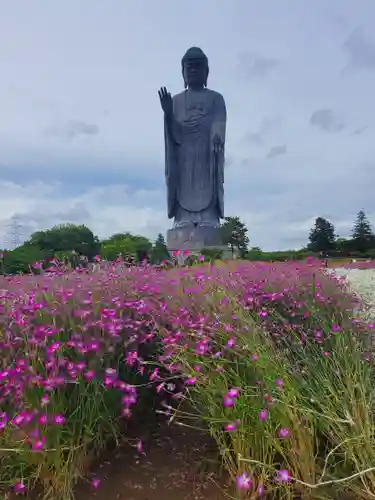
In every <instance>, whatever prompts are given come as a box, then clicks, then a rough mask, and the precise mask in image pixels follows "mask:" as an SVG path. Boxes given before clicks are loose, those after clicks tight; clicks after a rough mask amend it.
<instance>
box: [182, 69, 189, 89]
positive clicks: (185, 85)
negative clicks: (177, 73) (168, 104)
mask: <svg viewBox="0 0 375 500" xmlns="http://www.w3.org/2000/svg"><path fill="white" fill-rule="evenodd" d="M182 78H183V80H184V87H185V89H187V86H188V84H187V81H186V80H185V75H184V68H182Z"/></svg>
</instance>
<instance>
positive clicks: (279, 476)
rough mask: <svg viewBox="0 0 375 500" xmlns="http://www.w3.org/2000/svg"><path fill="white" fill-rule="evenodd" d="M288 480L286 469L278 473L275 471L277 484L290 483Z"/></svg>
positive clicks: (288, 475)
mask: <svg viewBox="0 0 375 500" xmlns="http://www.w3.org/2000/svg"><path fill="white" fill-rule="evenodd" d="M290 479H291V478H290V474H289V471H288V470H287V469H280V470H279V471H277V475H276V480H277V482H279V483H285V482H288V481H290Z"/></svg>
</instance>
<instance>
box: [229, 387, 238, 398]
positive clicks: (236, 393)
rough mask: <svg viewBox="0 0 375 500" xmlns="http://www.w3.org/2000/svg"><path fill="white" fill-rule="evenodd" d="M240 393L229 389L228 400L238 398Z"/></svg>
mask: <svg viewBox="0 0 375 500" xmlns="http://www.w3.org/2000/svg"><path fill="white" fill-rule="evenodd" d="M239 393H240V390H239V389H236V388H232V389H229V391H228V392H227V397H228V398H236V397H237V396H238V395H239Z"/></svg>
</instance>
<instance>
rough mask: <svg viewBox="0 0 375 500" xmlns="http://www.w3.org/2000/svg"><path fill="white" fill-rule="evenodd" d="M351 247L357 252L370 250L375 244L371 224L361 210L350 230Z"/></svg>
mask: <svg viewBox="0 0 375 500" xmlns="http://www.w3.org/2000/svg"><path fill="white" fill-rule="evenodd" d="M352 239H353V247H354V249H355V250H356V251H357V252H366V251H367V250H370V249H371V248H372V247H373V246H374V243H375V237H374V233H373V232H372V228H371V224H370V222H369V220H368V218H367V216H366V214H365V212H364V211H363V210H360V211H359V212H358V214H357V217H356V219H355V222H354V226H353V230H352Z"/></svg>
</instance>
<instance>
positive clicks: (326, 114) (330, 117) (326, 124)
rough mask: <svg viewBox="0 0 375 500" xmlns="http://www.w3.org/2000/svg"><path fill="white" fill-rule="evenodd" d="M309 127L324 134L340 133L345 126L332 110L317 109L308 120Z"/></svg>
mask: <svg viewBox="0 0 375 500" xmlns="http://www.w3.org/2000/svg"><path fill="white" fill-rule="evenodd" d="M310 125H313V126H316V127H319V128H320V129H321V130H324V131H325V132H341V130H343V128H344V127H345V125H344V124H343V123H342V121H341V120H340V119H339V118H338V116H336V113H335V112H334V111H333V110H332V109H318V110H317V111H315V112H314V113H313V114H312V115H311V118H310Z"/></svg>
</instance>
